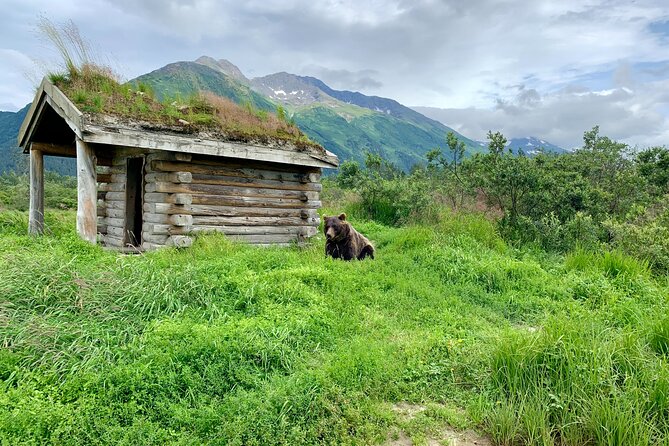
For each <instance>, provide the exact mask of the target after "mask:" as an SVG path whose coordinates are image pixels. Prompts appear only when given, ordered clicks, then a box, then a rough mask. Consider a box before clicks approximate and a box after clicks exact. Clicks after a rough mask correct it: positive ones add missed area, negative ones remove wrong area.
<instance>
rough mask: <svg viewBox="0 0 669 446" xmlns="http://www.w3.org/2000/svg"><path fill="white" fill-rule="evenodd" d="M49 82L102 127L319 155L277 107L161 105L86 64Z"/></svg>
mask: <svg viewBox="0 0 669 446" xmlns="http://www.w3.org/2000/svg"><path fill="white" fill-rule="evenodd" d="M49 79H50V80H51V82H52V83H53V84H54V85H55V86H56V87H58V88H59V89H60V90H61V91H62V92H63V93H64V94H65V95H66V96H67V97H68V98H69V99H70V100H71V101H72V102H73V103H74V104H75V105H76V106H77V108H78V109H79V110H80V111H81V112H82V113H84V114H85V116H86V119H87V120H89V121H90V122H92V123H97V122H99V123H104V124H108V123H109V121H110V118H112V120H113V121H114V122H116V123H118V124H124V125H128V126H132V127H139V128H142V129H144V130H148V131H164V132H172V133H181V134H193V135H199V136H203V135H204V137H207V138H212V139H223V140H226V141H234V142H245V143H259V144H276V143H278V144H286V143H287V144H291V145H294V146H295V147H296V148H297V149H298V150H307V149H310V150H314V149H318V150H319V151H322V152H325V150H324V149H323V148H322V147H321V146H320V145H319V144H317V143H315V142H313V141H311V140H309V138H307V136H306V135H304V133H302V132H301V131H300V130H299V129H298V128H297V126H296V125H295V123H293V122H291V121H289V120H288V119H286V116H285V113H284V112H283V110H282V109H281V108H279V109H278V110H277V111H278V116H277V115H275V114H272V113H267V112H265V111H256V110H253V108H252V107H251V106H245V107H243V106H240V105H237V104H235V103H234V102H232V101H230V100H229V99H226V98H221V97H218V96H215V95H214V94H212V93H200V94H198V95H196V96H193V97H189V98H186V99H182V98H171V99H167V100H163V101H162V102H161V101H158V100H157V99H156V98H155V95H154V94H153V92H152V91H151V88H150V87H148V86H147V85H144V84H141V83H139V84H131V83H121V82H119V81H118V80H117V79H116V78H115V76H114V75H113V73H112V72H111V70H108V69H105V68H103V67H99V66H97V65H92V64H87V65H84V66H82V67H81V68H79V69H76V70H72V69H70V70H68V74H51V75H50V76H49Z"/></svg>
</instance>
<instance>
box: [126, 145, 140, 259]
mask: <svg viewBox="0 0 669 446" xmlns="http://www.w3.org/2000/svg"><path fill="white" fill-rule="evenodd" d="M143 198H144V158H128V160H127V165H126V183H125V225H124V227H125V231H124V234H125V235H124V239H123V244H124V245H125V246H128V245H131V246H134V247H140V246H142V226H143V223H144V219H143V218H142V214H143V211H144V209H143V206H144V199H143Z"/></svg>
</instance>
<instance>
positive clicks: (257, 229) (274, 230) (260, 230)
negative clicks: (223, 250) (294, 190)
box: [192, 225, 318, 237]
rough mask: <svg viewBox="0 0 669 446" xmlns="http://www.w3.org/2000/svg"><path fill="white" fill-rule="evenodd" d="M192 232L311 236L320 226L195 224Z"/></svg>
mask: <svg viewBox="0 0 669 446" xmlns="http://www.w3.org/2000/svg"><path fill="white" fill-rule="evenodd" d="M192 232H194V233H198V232H222V233H224V234H226V235H244V234H245V235H266V234H291V235H294V236H297V235H302V236H304V237H311V236H314V235H316V234H317V233H318V228H316V227H313V226H209V225H194V226H193V228H192Z"/></svg>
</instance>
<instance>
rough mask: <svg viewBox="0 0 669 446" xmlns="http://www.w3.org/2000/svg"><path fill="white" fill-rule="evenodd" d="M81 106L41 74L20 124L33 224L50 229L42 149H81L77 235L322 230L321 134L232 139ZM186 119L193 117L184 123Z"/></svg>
mask: <svg viewBox="0 0 669 446" xmlns="http://www.w3.org/2000/svg"><path fill="white" fill-rule="evenodd" d="M180 121H181V123H180V124H179V125H181V127H180V126H179V125H177V126H164V125H163V126H155V125H147V123H146V122H143V121H141V120H135V119H132V118H130V119H129V118H128V117H127V116H126V117H123V118H119V117H118V116H113V115H107V114H104V113H91V112H82V111H80V109H79V108H78V107H77V106H76V105H75V104H74V103H73V101H72V100H71V99H70V98H69V97H68V96H67V95H66V94H65V93H64V92H63V91H62V90H61V89H59V88H58V87H57V86H56V85H55V84H54V83H52V82H51V81H50V80H49V79H47V78H45V79H44V80H43V81H42V83H41V85H40V86H39V88H38V90H37V93H36V95H35V99H34V101H33V103H32V105H31V107H30V110H29V111H28V114H27V116H26V118H25V120H24V122H23V125H22V126H21V129H20V131H19V136H18V140H19V146H20V147H22V148H23V151H24V153H26V154H29V156H30V213H29V231H30V232H31V233H33V234H41V233H42V232H43V231H44V163H43V157H44V156H64V157H74V158H76V166H77V167H76V169H77V215H76V228H77V232H78V234H79V235H80V236H81V237H82V238H83V239H85V240H87V241H90V242H91V243H101V244H102V245H103V246H106V247H110V248H113V249H117V250H122V251H130V252H133V251H146V250H152V249H156V248H160V247H165V246H175V247H188V246H190V245H191V244H192V242H193V236H194V235H195V234H197V233H199V232H207V231H218V232H222V233H224V234H226V236H228V237H230V238H233V239H236V240H240V241H244V242H248V243H252V244H260V245H274V244H281V245H288V244H293V243H303V242H305V241H306V240H307V239H308V238H309V237H311V236H313V235H315V234H316V233H317V231H318V229H317V228H318V225H319V216H318V212H317V211H318V209H319V207H320V205H321V202H320V192H321V184H320V177H321V173H322V169H327V168H335V167H337V165H338V159H337V157H336V156H335V155H334V154H332V153H330V152H328V151H326V150H325V149H323V148H322V147H320V146H318V145H317V144H315V143H310V144H308V145H304V144H303V145H299V144H296V143H295V142H291V141H289V140H283V141H280V140H272V139H265V140H264V141H263V142H258V141H245V142H240V141H239V140H231V138H228V137H226V135H225V134H222V133H220V132H219V133H216V132H214V133H212V132H207V131H204V132H202V131H192V130H190V131H184V130H183V128H184V126H183V125H182V124H188V122H185V121H183V120H180ZM186 127H188V126H186Z"/></svg>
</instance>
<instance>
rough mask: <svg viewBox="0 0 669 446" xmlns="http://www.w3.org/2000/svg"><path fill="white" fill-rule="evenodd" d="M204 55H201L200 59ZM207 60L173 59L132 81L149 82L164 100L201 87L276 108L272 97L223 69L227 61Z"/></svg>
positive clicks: (242, 101)
mask: <svg viewBox="0 0 669 446" xmlns="http://www.w3.org/2000/svg"><path fill="white" fill-rule="evenodd" d="M202 59H203V58H202V57H201V58H200V59H198V60H202ZM211 61H213V62H216V63H218V68H212V67H211V66H210V65H214V63H212V62H211ZM205 62H206V63H207V64H202V63H198V62H175V63H171V64H169V65H166V66H164V67H162V68H159V69H157V70H154V71H152V72H150V73H147V74H143V75H141V76H139V77H138V78H136V79H133V80H131V81H130V82H132V83H135V84H137V83H143V84H146V85H149V86H150V87H151V88H152V89H153V91H154V93H155V95H156V96H157V97H158V99H161V100H165V99H168V98H176V97H177V96H180V97H183V98H186V97H188V96H191V95H194V94H196V93H197V92H199V91H210V92H212V93H214V94H216V95H218V96H223V97H226V98H229V99H230V100H232V101H234V102H237V103H238V104H250V105H251V106H253V107H254V108H256V109H258V110H265V111H272V112H273V111H276V104H274V103H273V102H272V101H270V100H268V99H267V98H266V97H265V96H263V95H260V94H258V93H256V92H255V91H253V90H252V89H251V88H250V87H249V86H247V85H245V84H244V83H242V82H240V81H238V80H236V79H235V78H233V77H232V76H230V75H228V74H226V73H225V72H224V71H223V70H224V68H223V67H225V65H221V64H220V63H219V62H220V61H215V60H214V59H212V58H206V59H205ZM228 63H229V62H228ZM230 65H232V64H230ZM235 68H236V67H235ZM225 69H229V68H225ZM238 70H239V69H238V68H237V71H238ZM240 73H241V72H240ZM242 76H243V75H242Z"/></svg>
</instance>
